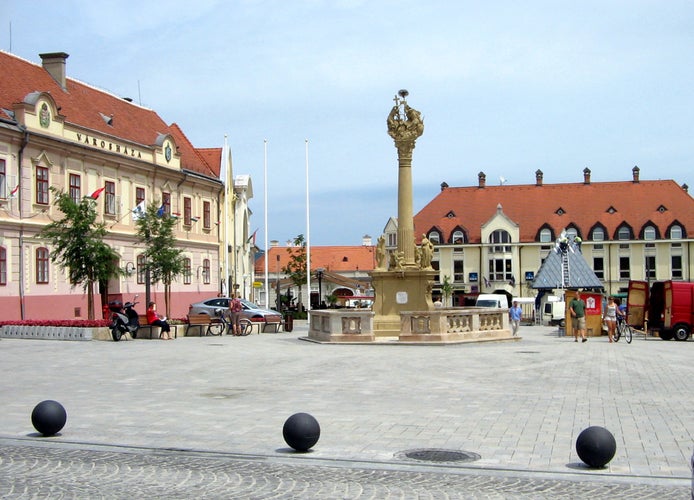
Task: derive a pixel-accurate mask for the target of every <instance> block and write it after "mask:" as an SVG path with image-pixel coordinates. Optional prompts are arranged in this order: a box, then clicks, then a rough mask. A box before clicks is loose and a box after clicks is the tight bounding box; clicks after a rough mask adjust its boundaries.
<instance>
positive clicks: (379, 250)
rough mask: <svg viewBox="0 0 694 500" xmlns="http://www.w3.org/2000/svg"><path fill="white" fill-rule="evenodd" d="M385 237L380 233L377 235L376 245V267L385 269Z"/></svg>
mask: <svg viewBox="0 0 694 500" xmlns="http://www.w3.org/2000/svg"><path fill="white" fill-rule="evenodd" d="M385 266H386V238H385V236H383V235H381V236H379V237H378V244H377V245H376V269H385V268H386V267H385Z"/></svg>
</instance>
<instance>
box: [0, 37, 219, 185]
mask: <svg viewBox="0 0 694 500" xmlns="http://www.w3.org/2000/svg"><path fill="white" fill-rule="evenodd" d="M68 67H69V64H68ZM0 68H2V72H1V73H0V108H5V109H7V110H12V109H13V108H14V106H15V105H17V104H20V103H21V102H23V101H24V98H25V97H26V96H27V95H28V94H30V93H32V92H46V93H49V94H50V95H51V97H52V98H53V99H54V100H55V102H56V104H57V106H58V107H59V108H60V115H61V116H62V117H63V119H64V120H65V121H66V122H68V123H72V124H75V125H78V126H81V127H85V128H88V129H91V130H95V131H98V132H100V133H103V134H105V135H109V136H113V137H118V138H121V139H125V140H128V141H133V142H135V143H138V144H141V145H145V146H150V145H152V144H154V142H155V141H156V139H157V137H158V136H159V134H171V135H172V136H173V137H174V139H175V140H176V144H177V145H178V146H179V153H180V155H181V165H182V166H183V168H186V169H188V170H192V171H195V172H199V173H201V174H204V175H215V172H216V176H217V177H218V176H219V164H217V165H209V164H208V163H207V161H206V160H205V159H204V158H203V157H202V156H201V155H199V154H198V153H197V152H196V150H195V148H194V147H193V146H192V145H191V144H190V142H189V141H188V139H187V138H186V136H185V134H184V133H183V131H182V130H181V129H180V128H179V127H178V126H177V125H176V124H172V125H171V126H169V125H167V124H166V122H164V121H163V120H162V119H161V117H159V115H157V113H156V112H154V111H152V110H151V109H147V108H144V107H142V106H138V105H137V104H135V103H132V102H128V101H126V100H125V99H122V98H120V97H117V96H115V95H113V94H110V93H108V92H106V91H103V90H99V89H96V88H94V87H92V86H90V85H87V84H84V83H82V82H79V81H77V80H74V79H72V78H69V77H68V78H67V79H66V89H65V90H63V89H62V88H61V86H60V85H59V84H58V83H57V82H56V81H55V80H54V79H53V77H52V76H51V75H50V74H49V73H48V72H47V71H46V70H45V69H43V67H42V66H40V65H37V64H34V63H31V62H29V61H26V60H24V59H22V58H19V57H17V56H15V55H12V54H8V53H6V52H3V51H0ZM102 115H103V116H113V121H112V125H108V124H107V123H106V121H105V120H104V118H103V116H102ZM0 116H2V117H3V118H7V116H6V115H5V113H2V112H0ZM220 154H221V153H220Z"/></svg>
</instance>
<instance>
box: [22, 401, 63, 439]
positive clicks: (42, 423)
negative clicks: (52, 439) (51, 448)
mask: <svg viewBox="0 0 694 500" xmlns="http://www.w3.org/2000/svg"><path fill="white" fill-rule="evenodd" d="M66 421H67V412H66V411H65V408H63V405H61V404H60V403H58V402H57V401H53V400H51V399H47V400H46V401H41V402H40V403H39V404H37V405H36V406H35V407H34V411H32V412H31V423H32V424H34V428H35V429H36V430H37V431H39V432H40V433H41V434H43V435H44V436H53V435H54V434H56V433H58V432H60V429H62V428H63V426H64V425H65V422H66Z"/></svg>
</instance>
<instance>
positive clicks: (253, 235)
mask: <svg viewBox="0 0 694 500" xmlns="http://www.w3.org/2000/svg"><path fill="white" fill-rule="evenodd" d="M257 232H258V230H257V229H256V230H255V231H253V234H252V235H251V236H250V237H249V238H248V239H247V240H246V245H248V244H249V243H250V242H251V241H252V242H253V245H255V233H257Z"/></svg>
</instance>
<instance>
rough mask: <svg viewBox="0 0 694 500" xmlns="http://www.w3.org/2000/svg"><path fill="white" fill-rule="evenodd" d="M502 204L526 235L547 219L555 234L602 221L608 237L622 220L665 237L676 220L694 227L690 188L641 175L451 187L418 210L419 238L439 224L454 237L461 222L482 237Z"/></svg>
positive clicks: (476, 239) (584, 232) (475, 238)
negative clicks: (648, 226) (637, 178)
mask: <svg viewBox="0 0 694 500" xmlns="http://www.w3.org/2000/svg"><path fill="white" fill-rule="evenodd" d="M498 205H501V207H502V210H503V212H504V214H505V215H506V216H507V217H508V218H509V219H511V220H512V221H514V222H516V223H517V224H519V226H520V239H521V241H537V238H538V234H539V231H540V229H542V228H543V226H544V227H547V226H545V224H546V225H548V226H549V227H551V228H552V229H553V230H554V234H555V237H556V236H558V235H559V234H560V233H561V230H562V229H564V228H566V227H569V226H571V225H573V226H575V227H576V228H577V229H578V232H579V235H580V236H581V237H582V238H584V239H587V238H588V237H589V232H590V230H591V229H592V228H593V227H594V226H595V225H596V224H598V223H600V224H602V225H603V226H604V227H605V228H606V230H607V234H606V238H607V239H614V238H615V231H616V230H617V228H618V227H619V226H620V225H621V224H622V223H623V222H626V223H627V224H629V225H630V226H631V228H632V230H633V232H634V235H635V236H636V237H638V235H639V234H640V232H641V230H642V228H643V227H644V226H645V225H646V223H648V222H650V223H652V224H653V225H655V226H656V227H657V228H658V230H659V232H660V236H661V237H665V235H666V234H667V229H668V228H669V227H670V225H671V224H672V223H673V222H675V221H677V222H678V223H679V224H680V225H681V226H682V227H683V231H684V232H685V234H692V231H694V200H692V197H691V196H690V195H689V193H688V192H687V191H685V190H684V189H683V188H682V187H681V186H679V185H678V184H676V183H675V182H674V181H672V180H665V181H644V180H641V181H639V182H634V181H622V182H592V183H587V184H586V183H572V184H544V185H540V186H538V185H535V184H530V185H503V186H486V187H484V188H480V187H477V186H474V187H447V188H445V189H443V190H442V191H441V192H440V193H439V194H438V195H437V196H436V197H435V198H434V199H433V200H431V201H430V202H429V203H428V204H427V205H426V206H425V207H424V208H423V209H422V210H421V211H420V212H419V213H417V215H415V217H414V224H415V235H416V238H417V240H418V241H419V240H420V239H421V236H422V233H428V232H429V231H430V230H431V229H432V228H438V229H439V230H440V231H441V232H442V233H443V240H444V242H449V241H450V238H451V234H452V232H453V231H454V230H455V229H456V228H457V227H460V228H462V229H463V230H464V231H465V232H466V233H467V237H468V239H469V242H470V243H480V238H481V227H482V225H483V224H484V223H485V222H487V221H488V220H489V219H491V218H492V217H493V216H494V215H495V213H496V210H497V206H498ZM610 208H613V209H614V210H615V211H614V213H610V212H609V211H610ZM562 211H563V214H561V212H562ZM683 236H684V235H683Z"/></svg>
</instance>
